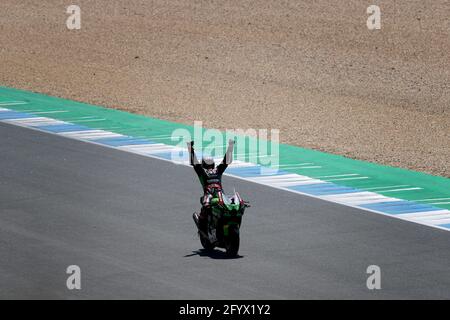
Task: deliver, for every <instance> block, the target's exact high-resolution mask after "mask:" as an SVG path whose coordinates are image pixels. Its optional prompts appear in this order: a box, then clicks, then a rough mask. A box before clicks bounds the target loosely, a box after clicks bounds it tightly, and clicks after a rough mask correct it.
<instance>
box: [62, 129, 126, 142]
mask: <svg viewBox="0 0 450 320" xmlns="http://www.w3.org/2000/svg"><path fill="white" fill-rule="evenodd" d="M59 134H60V135H62V136H66V137H71V138H74V139H79V140H84V139H86V140H92V139H100V138H119V137H124V135H121V134H118V133H113V132H108V131H103V130H85V131H71V132H61V133H59Z"/></svg>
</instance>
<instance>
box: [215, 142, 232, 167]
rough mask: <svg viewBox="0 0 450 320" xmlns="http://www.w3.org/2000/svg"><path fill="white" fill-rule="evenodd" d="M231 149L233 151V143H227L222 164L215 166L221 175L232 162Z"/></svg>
mask: <svg viewBox="0 0 450 320" xmlns="http://www.w3.org/2000/svg"><path fill="white" fill-rule="evenodd" d="M233 149H234V141H233V140H230V141H228V148H227V152H226V153H225V156H224V157H223V160H222V163H221V164H219V165H218V166H217V170H219V172H220V173H223V172H224V171H225V169H226V168H227V167H228V165H229V164H231V163H232V162H233Z"/></svg>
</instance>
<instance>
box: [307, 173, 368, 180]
mask: <svg viewBox="0 0 450 320" xmlns="http://www.w3.org/2000/svg"><path fill="white" fill-rule="evenodd" d="M359 175H360V174H359V173H346V174H335V175H331V176H319V177H315V178H316V179H322V178H339V177H351V176H359Z"/></svg>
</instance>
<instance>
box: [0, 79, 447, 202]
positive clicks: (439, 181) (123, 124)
mask: <svg viewBox="0 0 450 320" xmlns="http://www.w3.org/2000/svg"><path fill="white" fill-rule="evenodd" d="M8 101H26V102H27V104H23V105H19V104H18V105H8V106H5V107H6V108H8V109H13V110H17V111H23V112H29V113H34V114H39V115H41V116H46V117H49V118H53V119H58V120H63V121H68V122H71V123H75V124H80V125H86V126H89V127H92V128H94V129H103V130H108V131H112V132H117V133H121V134H124V135H130V136H134V137H142V138H147V139H151V140H153V141H159V142H161V143H165V144H171V145H175V144H177V143H178V142H177V141H172V139H171V135H172V132H173V131H174V130H176V129H180V128H182V129H186V130H188V131H189V132H191V134H193V126H188V125H184V124H180V123H175V122H170V121H164V120H160V119H155V118H150V117H146V116H142V115H136V114H131V113H128V112H123V111H118V110H113V109H108V108H103V107H99V106H93V105H89V104H85V103H80V102H75V101H71V100H66V99H61V98H56V97H51V96H47V95H43V94H37V93H31V92H27V91H22V90H17V89H12V88H7V87H0V103H1V102H8ZM282 134H283V133H282V132H281V133H280V135H281V136H282ZM248 139H249V140H253V139H254V138H248ZM246 148H247V149H248V146H247V147H246ZM279 150H280V162H279V163H280V165H281V169H283V170H286V171H290V172H293V173H297V174H301V175H305V176H308V177H312V178H319V179H321V180H325V181H330V182H333V183H335V184H339V185H344V186H349V187H355V188H358V189H362V190H368V191H372V192H377V193H379V194H383V195H385V196H388V197H395V198H401V199H405V200H412V201H419V202H420V203H424V204H433V206H436V207H441V208H444V209H450V199H447V200H445V198H450V179H448V178H444V177H437V176H433V175H429V174H425V173H420V172H415V171H411V170H405V169H400V168H394V167H389V166H382V165H378V164H374V163H369V162H365V161H359V160H353V159H349V158H345V157H342V156H337V155H332V154H328V153H324V152H319V151H314V150H309V149H304V148H300V147H296V146H291V145H285V144H280V145H279ZM350 175H353V176H350ZM364 177H368V178H364ZM355 178H357V179H355ZM399 189H405V190H403V191H401V190H400V191H399ZM407 189H409V190H407ZM428 199H444V200H428Z"/></svg>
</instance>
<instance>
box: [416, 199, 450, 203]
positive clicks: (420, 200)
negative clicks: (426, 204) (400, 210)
mask: <svg viewBox="0 0 450 320" xmlns="http://www.w3.org/2000/svg"><path fill="white" fill-rule="evenodd" d="M438 200H450V198H434V199H422V200H414V201H416V202H422V201H438Z"/></svg>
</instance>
